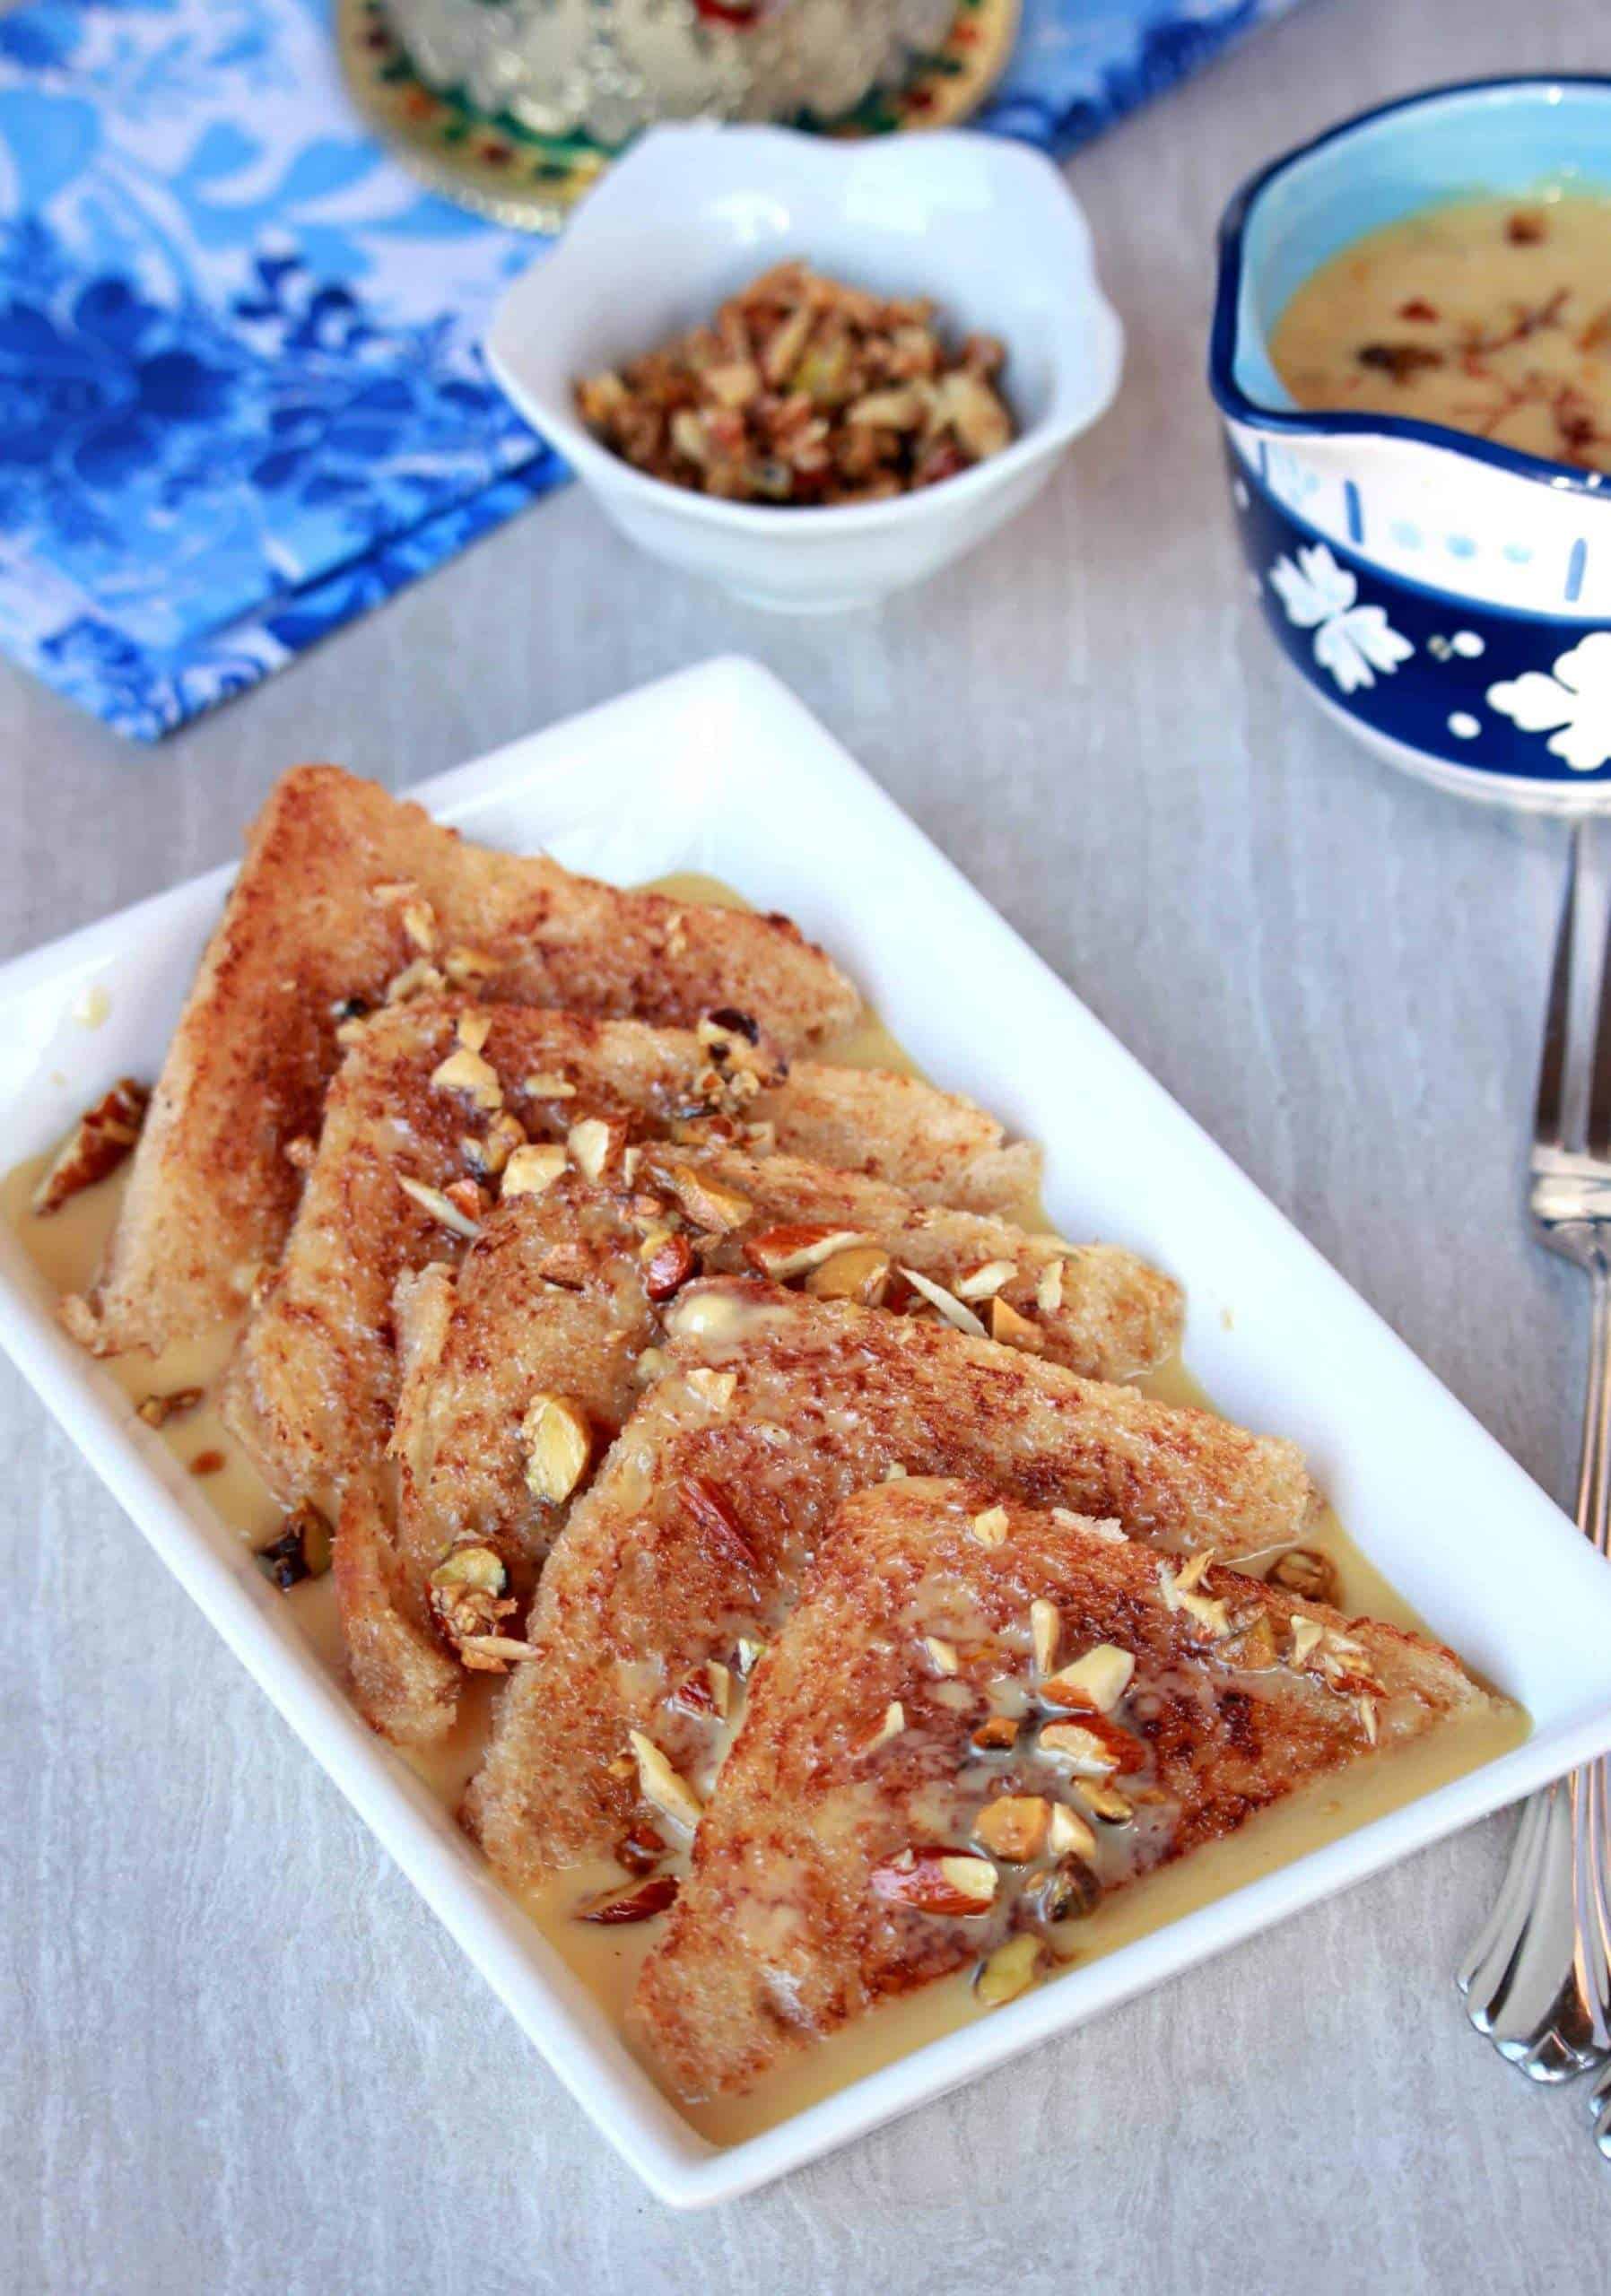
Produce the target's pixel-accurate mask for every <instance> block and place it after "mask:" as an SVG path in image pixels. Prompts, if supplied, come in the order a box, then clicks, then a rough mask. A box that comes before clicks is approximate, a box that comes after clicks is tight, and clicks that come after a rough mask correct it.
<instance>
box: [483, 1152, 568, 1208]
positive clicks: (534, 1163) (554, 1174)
mask: <svg viewBox="0 0 1611 2296" xmlns="http://www.w3.org/2000/svg"><path fill="white" fill-rule="evenodd" d="M566 1161H567V1159H566V1155H565V1152H564V1150H563V1149H562V1147H561V1146H560V1145H559V1144H558V1143H557V1141H552V1140H539V1141H535V1142H531V1143H529V1144H527V1146H526V1147H524V1148H516V1149H513V1150H512V1151H511V1152H510V1154H509V1161H508V1163H507V1164H505V1166H504V1168H503V1185H502V1187H501V1188H500V1190H499V1193H500V1195H501V1196H541V1195H542V1193H543V1191H544V1188H550V1187H553V1184H554V1182H555V1180H557V1179H558V1178H559V1177H560V1175H561V1173H562V1172H563V1170H565V1166H566Z"/></svg>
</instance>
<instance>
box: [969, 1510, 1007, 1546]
mask: <svg viewBox="0 0 1611 2296" xmlns="http://www.w3.org/2000/svg"><path fill="white" fill-rule="evenodd" d="M968 1527H969V1529H970V1531H971V1534H972V1535H973V1536H974V1538H976V1539H977V1540H978V1542H979V1544H980V1546H1001V1545H1002V1544H1005V1542H1006V1535H1007V1529H1008V1516H1007V1510H1006V1508H1005V1507H987V1508H986V1509H985V1510H984V1513H983V1514H982V1515H975V1517H974V1518H973V1520H972V1522H971V1524H970V1525H969V1526H968Z"/></svg>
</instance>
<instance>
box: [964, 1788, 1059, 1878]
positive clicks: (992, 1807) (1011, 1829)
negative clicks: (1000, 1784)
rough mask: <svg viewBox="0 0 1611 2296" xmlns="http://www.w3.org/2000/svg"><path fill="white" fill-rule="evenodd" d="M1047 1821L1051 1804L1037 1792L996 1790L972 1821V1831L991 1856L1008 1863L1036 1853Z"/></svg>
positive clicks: (1025, 1860)
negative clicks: (1000, 1792) (1004, 1792)
mask: <svg viewBox="0 0 1611 2296" xmlns="http://www.w3.org/2000/svg"><path fill="white" fill-rule="evenodd" d="M1050 1821H1051V1804H1050V1803H1049V1801H1047V1799H1046V1798H1045V1796H1044V1795H1041V1794H998V1795H997V1796H996V1799H995V1800H994V1801H993V1802H987V1803H986V1804H985V1805H984V1808H983V1809H982V1810H981V1811H980V1813H979V1815H978V1817H977V1818H975V1820H974V1821H973V1831H974V1832H975V1833H976V1834H977V1835H978V1836H979V1839H980V1841H982V1842H983V1844H984V1846H985V1848H987V1849H988V1851H989V1852H990V1854H991V1855H992V1857H999V1858H1000V1859H1001V1860H1002V1861H1003V1863H1004V1864H1006V1865H1028V1863H1029V1861H1030V1859H1031V1858H1032V1857H1039V1856H1040V1854H1041V1846H1042V1844H1043V1843H1044V1842H1045V1839H1046V1834H1047V1828H1048V1826H1049V1823H1050Z"/></svg>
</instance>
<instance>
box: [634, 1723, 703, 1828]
mask: <svg viewBox="0 0 1611 2296" xmlns="http://www.w3.org/2000/svg"><path fill="white" fill-rule="evenodd" d="M627 1737H628V1741H629V1743H630V1744H631V1749H632V1752H633V1753H634V1754H635V1755H636V1756H637V1758H638V1787H639V1791H640V1793H641V1794H642V1796H643V1798H644V1800H645V1801H646V1802H652V1803H653V1804H654V1805H655V1807H656V1809H657V1810H659V1811H661V1812H662V1813H664V1814H665V1815H666V1817H668V1818H669V1819H670V1820H671V1822H672V1823H673V1824H674V1825H678V1826H682V1827H684V1828H685V1829H686V1831H688V1832H689V1833H692V1831H693V1829H694V1828H695V1826H697V1825H698V1823H699V1822H700V1812H701V1809H702V1807H703V1806H704V1805H702V1803H701V1801H700V1798H699V1796H698V1795H697V1794H696V1793H695V1792H694V1790H693V1788H692V1786H690V1785H689V1783H688V1781H687V1779H685V1778H684V1777H682V1776H680V1775H679V1773H678V1772H677V1771H676V1770H674V1769H673V1768H672V1766H671V1763H670V1762H669V1761H668V1760H667V1759H666V1755H665V1754H664V1753H662V1752H661V1751H660V1749H659V1747H658V1746H657V1745H656V1744H655V1742H654V1740H653V1739H652V1738H649V1737H646V1736H645V1735H644V1734H643V1732H642V1731H641V1730H629V1731H628V1733H627Z"/></svg>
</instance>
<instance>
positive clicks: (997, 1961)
mask: <svg viewBox="0 0 1611 2296" xmlns="http://www.w3.org/2000/svg"><path fill="white" fill-rule="evenodd" d="M1045 1950H1046V1949H1045V1947H1044V1945H1043V1944H1041V1940H1040V1938H1039V1937H1037V1936H1036V1935H1035V1934H1034V1932H1033V1930H1032V1929H1021V1930H1019V1931H1018V1932H1017V1934H1016V1935H1014V1936H1012V1937H1008V1938H1006V1939H1005V1940H1004V1941H1003V1943H1002V1944H999V1945H997V1948H996V1950H995V1952H993V1953H991V1954H990V1955H989V1957H988V1960H987V1961H985V1962H984V1964H983V1965H982V1967H981V1968H980V1972H979V1976H978V1979H977V1980H976V1989H977V1991H978V1994H979V1997H980V2000H981V2001H982V2002H983V2003H984V2005H985V2006H986V2008H987V2009H1000V2008H1002V2007H1004V2006H1005V2005H1006V2003H1007V2002H1009V2001H1016V1999H1017V1998H1018V1996H1019V1995H1020V1994H1021V1993H1025V1992H1027V1991H1028V1989H1029V1987H1031V1986H1032V1984H1033V1983H1034V1981H1035V1974H1036V1971H1037V1970H1039V1969H1040V1966H1041V1955H1042V1954H1043V1953H1044V1952H1045Z"/></svg>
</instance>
